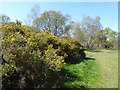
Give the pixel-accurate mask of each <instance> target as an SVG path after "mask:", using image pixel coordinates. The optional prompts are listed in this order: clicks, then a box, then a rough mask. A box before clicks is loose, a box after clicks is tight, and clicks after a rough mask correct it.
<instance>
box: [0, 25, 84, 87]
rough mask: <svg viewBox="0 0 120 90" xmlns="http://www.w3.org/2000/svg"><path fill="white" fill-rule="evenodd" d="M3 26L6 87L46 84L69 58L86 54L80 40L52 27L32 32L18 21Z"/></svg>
mask: <svg viewBox="0 0 120 90" xmlns="http://www.w3.org/2000/svg"><path fill="white" fill-rule="evenodd" d="M1 30H2V33H3V37H2V54H3V58H4V60H5V63H3V64H2V71H3V87H34V88H35V87H37V88H38V87H46V86H47V84H45V83H46V82H47V79H48V78H50V77H51V75H52V73H54V72H59V71H60V70H61V69H62V68H63V67H64V65H65V64H66V63H67V62H69V61H72V60H73V61H74V60H76V59H83V58H84V57H85V53H84V47H83V46H82V45H81V44H80V43H79V41H78V40H74V39H70V38H69V39H61V38H58V37H57V36H53V35H52V34H51V33H50V32H48V31H46V32H45V33H36V32H32V31H31V30H30V28H29V27H27V26H25V25H17V24H16V23H6V24H5V23H4V24H3V25H2V29H1ZM13 77H16V79H15V80H16V81H15V80H13V79H11V78H13ZM18 77H19V78H18ZM51 87H52V86H51Z"/></svg>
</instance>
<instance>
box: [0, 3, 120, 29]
mask: <svg viewBox="0 0 120 90" xmlns="http://www.w3.org/2000/svg"><path fill="white" fill-rule="evenodd" d="M1 5H2V11H1V10H0V13H1V12H2V13H3V14H5V15H8V16H9V17H10V18H11V21H15V20H16V19H19V20H22V21H24V19H26V17H27V14H28V13H30V10H31V8H32V7H33V6H34V5H38V6H40V13H43V12H44V11H46V10H55V11H61V12H62V13H63V14H69V15H71V17H72V20H73V21H75V22H81V20H82V19H83V16H84V15H86V16H90V17H93V18H94V17H95V16H100V18H101V24H102V25H103V27H104V28H105V27H110V28H111V29H113V30H115V31H118V3H117V2H35V3H34V2H6V3H2V2H1V3H0V6H1ZM2 13H1V14H2ZM23 24H24V22H23Z"/></svg>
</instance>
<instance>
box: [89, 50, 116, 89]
mask: <svg viewBox="0 0 120 90" xmlns="http://www.w3.org/2000/svg"><path fill="white" fill-rule="evenodd" d="M90 54H91V55H92V56H93V58H95V59H96V61H97V62H98V64H99V66H100V70H101V74H102V76H103V81H104V84H105V86H106V88H118V51H117V50H99V51H98V52H92V53H90Z"/></svg>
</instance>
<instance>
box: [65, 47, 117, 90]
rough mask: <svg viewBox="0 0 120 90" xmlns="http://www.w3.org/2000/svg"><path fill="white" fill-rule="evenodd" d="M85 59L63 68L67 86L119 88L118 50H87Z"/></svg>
mask: <svg viewBox="0 0 120 90" xmlns="http://www.w3.org/2000/svg"><path fill="white" fill-rule="evenodd" d="M86 53H87V58H86V59H85V60H84V61H78V62H77V63H72V64H67V65H66V66H65V69H64V70H63V75H64V76H65V77H66V79H65V82H64V85H63V87H67V88H117V87H118V72H117V71H118V62H117V60H118V59H117V54H118V53H117V50H105V49H104V50H103V49H102V50H94V51H93V50H92V51H86Z"/></svg>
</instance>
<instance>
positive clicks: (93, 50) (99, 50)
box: [86, 50, 102, 52]
mask: <svg viewBox="0 0 120 90" xmlns="http://www.w3.org/2000/svg"><path fill="white" fill-rule="evenodd" d="M86 51H87V52H102V51H100V50H86Z"/></svg>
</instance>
